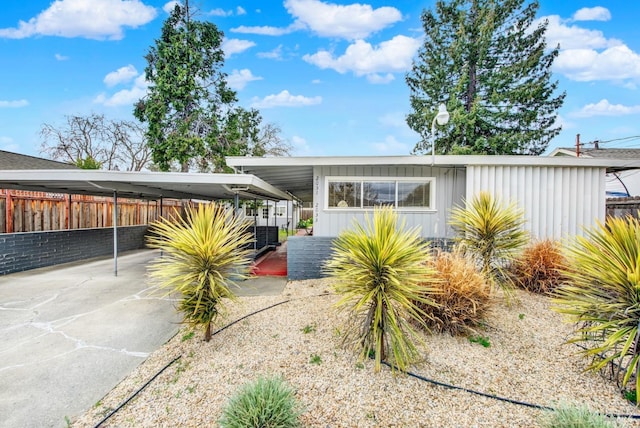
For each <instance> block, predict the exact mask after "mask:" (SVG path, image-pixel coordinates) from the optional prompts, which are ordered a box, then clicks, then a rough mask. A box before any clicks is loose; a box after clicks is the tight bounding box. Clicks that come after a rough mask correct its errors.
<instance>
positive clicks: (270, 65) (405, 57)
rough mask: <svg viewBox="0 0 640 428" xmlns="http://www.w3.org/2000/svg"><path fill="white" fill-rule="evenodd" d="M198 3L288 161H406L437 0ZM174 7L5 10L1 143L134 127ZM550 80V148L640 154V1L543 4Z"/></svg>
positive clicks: (19, 144) (129, 3)
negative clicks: (148, 58) (412, 79)
mask: <svg viewBox="0 0 640 428" xmlns="http://www.w3.org/2000/svg"><path fill="white" fill-rule="evenodd" d="M363 1H364V2H363V3H352V2H350V1H345V0H339V1H338V0H334V1H332V2H329V1H320V0H285V1H268V2H266V1H264V2H255V1H247V0H233V1H227V0H225V1H213V0H192V1H191V2H190V3H191V6H192V7H198V9H199V10H200V14H199V16H198V19H201V20H211V21H212V22H214V23H215V24H216V25H217V26H218V27H219V28H220V29H221V30H222V31H224V33H225V44H224V49H225V52H226V54H227V60H226V64H225V71H226V72H227V73H228V74H229V81H230V83H231V85H232V86H233V87H234V88H235V89H236V90H237V91H238V95H239V104H240V105H242V106H244V107H251V106H253V107H257V108H259V109H260V111H261V113H262V115H263V117H264V119H265V121H267V122H273V123H275V124H277V125H279V126H280V128H281V129H282V136H283V137H284V138H285V139H286V140H288V141H289V142H290V143H291V144H292V145H293V147H294V151H293V154H294V155H298V156H307V155H334V156H338V155H405V154H409V153H410V151H411V149H412V148H413V147H414V145H415V143H416V142H417V141H418V139H419V137H418V135H417V134H416V133H414V132H413V131H411V130H410V129H409V128H408V127H407V126H406V124H405V122H404V116H405V115H406V114H407V113H408V112H409V91H408V89H407V86H406V84H405V81H404V76H405V73H406V71H407V70H409V69H410V67H411V61H412V59H413V57H414V55H415V52H416V50H417V48H418V47H419V46H420V40H421V36H422V30H421V28H422V26H421V22H420V12H421V11H422V10H423V9H424V8H430V7H432V6H433V5H434V3H435V1H432V0H429V1H423V2H416V1H408V0H407V1H397V0H396V1H389V0H386V1H379V0H369V1H367V0H363ZM170 6H171V4H168V3H167V2H166V1H156V0H57V1H55V2H52V1H50V0H29V1H7V2H3V4H2V6H1V8H2V13H0V77H1V78H0V149H3V150H9V151H15V152H18V153H24V154H30V155H39V154H40V153H39V148H40V145H41V138H40V136H39V131H40V129H41V126H42V124H43V123H51V124H62V123H63V121H64V116H65V115H88V114H90V113H92V112H93V113H104V114H105V115H106V116H108V117H111V118H119V119H132V118H133V117H132V114H131V112H132V109H133V108H132V105H133V103H134V101H136V100H137V99H139V98H140V97H141V96H143V95H144V93H145V87H146V83H145V81H144V76H143V74H144V68H145V65H146V63H145V60H144V55H145V54H146V52H147V50H148V48H149V46H151V45H153V44H154V40H155V39H156V38H157V37H158V36H159V34H160V28H161V26H162V22H163V21H164V20H165V19H166V17H167V12H166V11H167V10H169V8H170ZM538 17H539V18H545V19H548V20H549V29H548V32H547V41H548V43H549V45H552V46H554V45H556V44H558V43H559V44H560V46H561V52H560V55H559V57H558V59H557V60H556V62H555V64H554V68H553V70H554V78H555V79H557V80H559V82H560V90H563V91H566V92H567V97H566V100H565V104H564V106H563V108H562V109H561V110H560V112H559V114H560V122H561V123H562V125H563V131H562V133H561V134H560V135H559V136H558V137H556V138H555V139H554V140H553V141H552V142H551V144H550V146H549V151H550V150H552V149H553V148H555V147H558V146H572V145H574V143H575V138H576V134H578V133H579V134H581V140H582V142H589V141H593V140H601V141H608V140H618V139H624V140H621V141H613V142H610V143H607V145H606V146H607V147H640V137H639V138H636V139H634V138H629V139H626V138H627V137H636V136H640V99H639V97H638V93H639V89H638V85H639V84H640V26H638V25H637V20H638V18H640V2H635V1H631V2H629V1H622V0H617V1H610V2H604V1H602V0H600V1H595V2H594V1H589V0H575V1H571V0H567V1H554V0H540V10H539V13H538Z"/></svg>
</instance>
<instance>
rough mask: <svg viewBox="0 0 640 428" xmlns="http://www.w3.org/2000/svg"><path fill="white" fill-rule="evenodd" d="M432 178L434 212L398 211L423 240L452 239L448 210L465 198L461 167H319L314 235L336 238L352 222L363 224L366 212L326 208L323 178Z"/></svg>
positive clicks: (314, 198)
mask: <svg viewBox="0 0 640 428" xmlns="http://www.w3.org/2000/svg"><path fill="white" fill-rule="evenodd" d="M351 176H352V177H354V178H359V179H362V178H368V177H434V178H435V179H436V185H435V189H434V191H435V193H434V194H435V210H434V211H429V212H425V211H400V214H401V218H404V220H405V221H406V226H407V227H414V226H419V227H420V228H421V234H422V236H423V237H425V238H444V237H452V236H453V233H452V230H451V228H450V227H449V226H448V225H447V217H448V214H449V210H450V209H451V207H452V206H453V205H460V204H461V203H462V200H463V197H464V195H465V183H466V173H465V170H464V168H438V167H431V166H420V165H416V166H414V165H402V166H380V165H376V166H321V167H315V168H314V170H313V180H314V183H313V186H314V192H313V207H314V224H313V234H314V235H315V236H332V237H333V236H337V235H338V234H339V233H340V232H341V231H343V230H345V229H347V228H349V227H351V226H352V224H353V221H354V219H356V220H357V221H359V222H363V221H364V219H365V213H366V212H367V211H366V210H355V209H354V210H348V211H345V210H340V211H337V210H329V209H326V189H325V184H326V183H325V178H326V177H351ZM369 212H370V211H369Z"/></svg>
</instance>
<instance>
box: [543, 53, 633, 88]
mask: <svg viewBox="0 0 640 428" xmlns="http://www.w3.org/2000/svg"><path fill="white" fill-rule="evenodd" d="M554 70H555V71H558V72H560V73H562V74H564V75H565V76H567V77H568V78H569V79H571V80H576V81H579V82H589V81H593V80H624V79H638V78H640V55H638V54H637V53H636V52H633V51H632V50H631V49H629V47H627V46H626V45H621V46H614V47H612V48H608V49H605V50H604V51H602V52H598V51H596V50H594V49H568V50H563V51H561V52H560V54H559V55H558V58H556V61H555V62H554Z"/></svg>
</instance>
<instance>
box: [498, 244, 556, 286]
mask: <svg viewBox="0 0 640 428" xmlns="http://www.w3.org/2000/svg"><path fill="white" fill-rule="evenodd" d="M566 265H567V261H566V259H565V257H564V255H563V254H562V250H561V248H560V245H559V244H558V243H557V242H556V241H552V240H550V239H544V240H541V241H537V242H532V243H531V244H529V245H528V246H527V247H526V248H525V249H524V250H523V251H522V254H521V255H520V256H518V257H517V258H516V259H515V260H514V261H513V263H512V264H511V267H510V269H509V271H510V273H511V278H512V279H513V282H514V283H515V284H516V285H517V286H519V287H521V288H524V289H525V290H527V291H531V292H533V293H550V292H552V291H553V290H554V289H555V288H556V287H558V286H559V285H560V284H561V283H562V282H563V281H564V275H563V270H564V269H566Z"/></svg>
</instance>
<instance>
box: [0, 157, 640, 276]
mask: <svg viewBox="0 0 640 428" xmlns="http://www.w3.org/2000/svg"><path fill="white" fill-rule="evenodd" d="M227 164H228V165H229V166H231V167H233V168H234V169H235V170H236V172H237V174H191V173H160V172H119V171H85V170H55V169H51V168H47V167H45V168H46V169H41V170H26V169H21V170H2V169H0V188H1V187H5V188H13V189H24V190H38V191H48V192H63V193H78V194H94V195H104V196H113V198H114V201H117V198H118V197H130V198H143V199H157V198H167V197H168V198H190V199H226V200H235V204H236V206H239V205H238V203H239V200H260V199H263V200H270V201H282V200H288V201H294V200H295V201H296V203H303V204H305V206H306V204H309V203H310V204H311V206H312V207H313V208H312V209H313V220H314V222H313V223H314V225H313V236H294V237H290V238H289V241H288V244H287V246H288V276H289V278H290V279H302V278H313V277H318V276H321V275H322V272H321V269H320V266H321V264H322V262H323V261H324V260H326V258H327V257H328V256H329V255H330V251H331V244H332V241H333V239H334V238H335V237H337V236H338V234H339V233H340V232H341V231H343V230H345V229H346V228H348V227H350V226H351V225H352V224H353V221H363V220H364V217H365V214H366V213H367V212H371V210H372V209H373V208H374V207H375V206H378V205H388V204H391V205H393V206H394V207H395V208H396V209H397V210H398V212H400V213H401V215H402V217H403V218H404V219H405V220H406V224H407V226H409V227H412V226H420V227H421V230H422V232H421V233H422V236H423V237H424V238H425V239H427V240H429V241H432V242H434V243H435V244H436V245H444V246H446V245H447V243H448V242H450V240H451V239H452V238H453V236H454V233H453V230H452V229H451V227H450V226H449V224H448V218H449V213H450V210H451V208H452V207H454V206H460V205H462V204H463V203H464V201H465V200H469V199H471V198H472V197H474V196H475V195H477V194H478V193H479V192H481V191H488V192H490V193H492V194H494V195H496V196H498V197H500V198H501V199H502V200H503V201H505V202H508V201H515V202H516V203H517V204H518V205H519V206H520V207H521V208H522V209H523V210H524V212H525V219H526V225H525V227H526V229H527V230H528V231H529V232H530V233H531V235H532V236H533V237H534V238H554V239H563V238H565V237H569V236H573V235H579V234H582V233H583V228H584V227H590V226H593V225H594V224H595V223H596V222H597V221H598V220H604V217H605V203H606V194H605V188H606V186H605V184H606V183H605V179H606V175H607V173H614V172H622V171H627V170H630V169H638V168H640V159H631V160H630V159H613V158H607V159H602V158H587V157H578V158H575V157H570V156H554V157H534V156H435V157H433V158H432V157H428V156H384V157H381V156H358V157H355V156H354V157H349V156H347V157H267V158H251V157H229V158H227ZM288 205H289V204H287V206H288ZM273 206H274V207H276V210H277V205H276V204H275V202H274V203H273ZM276 214H277V211H276ZM267 216H269V211H267ZM254 217H255V216H254ZM114 218H115V217H114ZM267 229H269V228H267ZM273 229H275V228H273ZM131 230H133V229H131ZM126 232H127V231H126V230H117V225H116V222H115V221H114V231H113V232H111V231H106V230H104V229H102V230H96V231H93V230H84V231H73V232H72V231H61V232H42V233H39V234H26V233H25V234H13V235H12V236H7V234H5V235H3V236H0V250H2V248H3V247H4V248H5V250H6V249H9V250H11V251H13V250H15V249H16V248H18V247H20V248H27V247H29V248H31V247H33V246H38V248H37V249H34V250H33V251H32V252H33V254H31V255H30V257H31V258H30V259H29V260H27V261H25V263H27V264H28V267H25V269H26V268H33V267H38V266H42V265H43V264H42V263H45V264H44V265H49V264H55V263H56V261H55V260H54V257H53V256H54V255H65V256H66V255H71V253H74V254H75V253H77V254H79V256H78V257H82V256H85V255H86V254H92V252H91V251H88V249H87V248H85V247H87V246H88V245H90V246H91V247H92V248H91V250H92V251H93V249H94V248H93V247H100V248H104V247H105V245H106V244H105V242H107V240H108V239H109V237H111V239H113V241H114V249H113V253H114V260H116V257H115V256H116V254H117V251H118V244H117V242H116V241H118V242H122V243H126V241H127V240H128V239H129V237H128V236H127V235H126ZM275 232H276V236H277V230H276V231H275ZM97 233H99V234H100V237H98V236H97V235H96V234H97ZM72 234H73V236H71V235H72ZM58 235H59V236H58ZM94 235H96V236H94ZM136 236H137V235H136ZM140 236H142V235H141V234H140ZM18 240H19V241H20V243H19V245H18V244H17V242H18ZM137 241H140V242H143V241H142V239H139V238H136V242H137ZM70 243H71V244H73V245H76V244H77V245H80V247H82V248H80V247H78V248H75V247H74V248H73V251H71V247H69V245H70ZM45 247H46V248H50V249H51V251H50V253H51V254H49V253H47V252H45V251H44V249H45ZM34 248H35V247H34ZM96 250H97V248H96ZM5 252H6V251H5ZM23 253H24V251H22V250H20V254H18V253H16V252H15V251H14V252H13V253H11V254H13V256H11V257H4V258H3V259H2V260H3V262H4V263H5V265H7V267H9V268H14V269H15V268H16V263H17V261H18V259H19V258H20V259H22V258H24V257H23V256H24V254H23ZM96 255H97V254H96ZM12 257H13V258H12ZM56 257H57V256H56ZM56 260H57V259H56ZM64 261H70V260H64ZM25 266H26V265H25ZM0 267H2V266H0ZM10 270H11V269H10ZM114 270H117V262H116V263H115V269H114ZM14 271H15V270H14Z"/></svg>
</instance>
